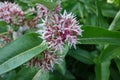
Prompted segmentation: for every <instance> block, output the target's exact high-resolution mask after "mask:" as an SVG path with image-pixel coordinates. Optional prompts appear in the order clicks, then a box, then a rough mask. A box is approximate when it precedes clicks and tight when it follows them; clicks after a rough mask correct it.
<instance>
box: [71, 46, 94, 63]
mask: <svg viewBox="0 0 120 80" xmlns="http://www.w3.org/2000/svg"><path fill="white" fill-rule="evenodd" d="M69 55H70V56H72V57H73V58H75V59H77V60H79V61H81V62H83V63H86V64H93V63H94V62H93V60H92V57H91V55H90V53H89V52H87V51H85V50H82V49H80V48H79V47H77V48H76V49H74V48H72V49H70V51H69Z"/></svg>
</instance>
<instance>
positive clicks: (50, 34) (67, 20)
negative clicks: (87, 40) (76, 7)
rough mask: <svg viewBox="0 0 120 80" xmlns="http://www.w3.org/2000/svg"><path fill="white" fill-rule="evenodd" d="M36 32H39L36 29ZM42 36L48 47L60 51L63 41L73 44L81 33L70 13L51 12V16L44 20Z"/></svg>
mask: <svg viewBox="0 0 120 80" xmlns="http://www.w3.org/2000/svg"><path fill="white" fill-rule="evenodd" d="M38 32H41V30H40V31H38ZM42 32H43V33H40V34H42V38H43V40H44V41H45V42H48V44H49V48H51V49H53V50H55V51H60V52H62V48H63V46H64V44H65V43H68V45H69V46H70V47H71V46H74V47H75V45H76V42H77V36H78V35H82V30H81V28H80V25H79V24H78V22H77V21H76V19H75V17H74V15H73V14H72V13H70V14H68V13H67V12H66V11H64V13H63V14H60V15H59V14H53V16H52V18H50V19H49V18H48V19H46V20H45V21H44V29H43V31H42Z"/></svg>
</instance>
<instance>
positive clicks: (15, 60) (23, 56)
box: [0, 43, 47, 74]
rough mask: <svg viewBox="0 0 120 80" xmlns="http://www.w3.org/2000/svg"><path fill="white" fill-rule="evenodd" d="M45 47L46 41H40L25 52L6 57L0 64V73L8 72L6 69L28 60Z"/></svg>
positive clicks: (8, 69)
mask: <svg viewBox="0 0 120 80" xmlns="http://www.w3.org/2000/svg"><path fill="white" fill-rule="evenodd" d="M46 48H47V45H46V43H42V44H41V45H38V46H36V47H34V48H32V49H29V50H27V51H25V52H22V53H20V54H19V55H16V56H14V57H12V58H10V59H8V60H7V61H5V62H4V63H2V64H1V65H0V74H3V73H5V72H8V71H10V70H12V69H14V68H16V67H18V66H20V65H22V64H24V63H25V62H27V61H29V60H30V59H32V58H33V57H35V56H36V55H38V54H40V53H41V52H43V51H44V50H45V49H46Z"/></svg>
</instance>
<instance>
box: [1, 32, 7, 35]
mask: <svg viewBox="0 0 120 80" xmlns="http://www.w3.org/2000/svg"><path fill="white" fill-rule="evenodd" d="M7 33H8V32H3V33H0V35H4V34H7Z"/></svg>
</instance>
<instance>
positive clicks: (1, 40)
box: [0, 35, 11, 48]
mask: <svg viewBox="0 0 120 80" xmlns="http://www.w3.org/2000/svg"><path fill="white" fill-rule="evenodd" d="M10 41H11V38H9V37H8V36H5V35H0V48H2V47H4V46H5V45H6V44H7V43H9V42H10Z"/></svg>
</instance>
